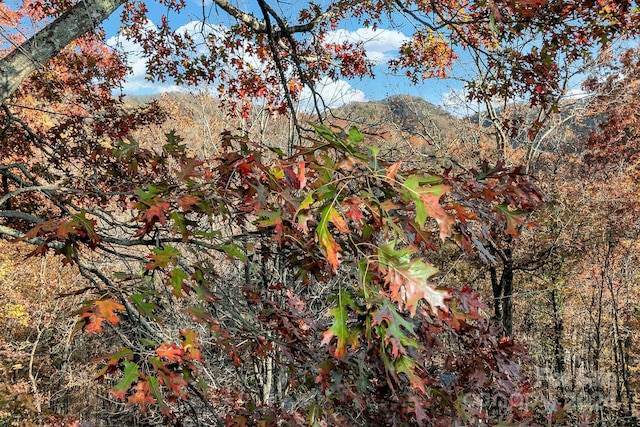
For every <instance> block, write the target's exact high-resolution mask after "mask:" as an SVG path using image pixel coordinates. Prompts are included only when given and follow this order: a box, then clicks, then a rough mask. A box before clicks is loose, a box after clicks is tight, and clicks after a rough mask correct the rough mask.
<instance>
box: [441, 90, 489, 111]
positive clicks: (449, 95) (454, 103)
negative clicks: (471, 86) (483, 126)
mask: <svg viewBox="0 0 640 427" xmlns="http://www.w3.org/2000/svg"><path fill="white" fill-rule="evenodd" d="M440 107H441V108H442V109H443V110H445V111H447V112H449V113H450V114H453V115H454V116H456V117H468V116H471V115H473V114H476V113H478V112H480V111H481V110H483V108H482V107H481V106H480V104H479V103H478V102H476V101H469V98H468V93H467V91H466V90H465V89H464V88H462V89H451V90H450V91H449V92H446V93H445V94H443V95H442V98H441V99H440Z"/></svg>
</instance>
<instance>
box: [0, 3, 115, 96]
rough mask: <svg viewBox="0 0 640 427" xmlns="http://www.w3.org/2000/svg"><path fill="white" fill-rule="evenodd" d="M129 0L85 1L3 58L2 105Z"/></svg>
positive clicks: (0, 63)
mask: <svg viewBox="0 0 640 427" xmlns="http://www.w3.org/2000/svg"><path fill="white" fill-rule="evenodd" d="M125 2H126V0H83V1H80V2H79V3H77V4H76V5H74V6H73V7H72V8H71V9H69V10H68V11H66V12H65V13H63V14H62V15H60V16H59V17H58V18H57V19H56V20H55V21H53V22H52V23H50V24H49V25H47V26H46V27H45V28H43V29H42V30H40V31H38V32H37V33H36V34H35V35H33V36H32V37H31V38H30V39H29V40H27V41H25V42H24V43H22V44H21V45H20V46H18V47H16V48H15V49H14V50H13V51H12V52H11V53H10V54H8V55H7V56H6V57H4V58H2V59H0V103H3V102H5V101H6V99H7V98H9V97H10V96H11V95H12V94H13V93H14V92H15V91H16V89H18V87H19V86H20V84H21V83H22V82H23V81H24V80H26V79H27V78H28V77H29V76H30V75H31V74H33V73H34V72H35V71H36V70H37V69H38V68H40V67H42V66H43V65H44V64H45V63H46V62H47V61H49V60H50V59H51V58H53V57H54V56H56V55H57V54H58V53H60V51H61V50H62V49H64V48H65V46H67V45H69V44H70V43H71V42H72V41H74V40H75V39H77V38H78V37H80V36H82V35H83V34H85V33H87V32H89V31H91V30H93V29H95V28H96V27H97V26H98V25H100V23H101V22H102V21H104V20H105V19H107V18H108V17H109V16H110V15H111V14H112V13H113V12H115V10H116V9H117V8H118V7H119V6H120V5H122V4H124V3H125Z"/></svg>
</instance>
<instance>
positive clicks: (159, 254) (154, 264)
mask: <svg viewBox="0 0 640 427" xmlns="http://www.w3.org/2000/svg"><path fill="white" fill-rule="evenodd" d="M179 257H180V251H179V250H177V249H176V248H173V247H171V246H164V247H162V248H153V254H150V255H149V256H148V258H149V259H151V262H149V263H147V265H146V268H147V270H153V269H154V268H165V267H167V266H168V265H169V264H173V265H175V264H177V263H178V258H179Z"/></svg>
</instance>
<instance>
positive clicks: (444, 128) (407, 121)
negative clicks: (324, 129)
mask: <svg viewBox="0 0 640 427" xmlns="http://www.w3.org/2000/svg"><path fill="white" fill-rule="evenodd" d="M332 114H333V117H334V118H335V120H339V121H346V122H348V123H350V124H354V125H356V126H359V127H361V128H363V129H366V130H368V131H371V132H374V133H375V132H376V131H383V132H387V133H389V134H390V135H389V136H390V137H391V138H403V139H407V138H409V139H411V140H412V143H414V144H425V143H426V144H441V143H442V142H444V141H447V140H448V141H452V140H454V139H456V138H457V136H458V133H459V131H460V129H461V128H462V127H466V126H467V124H466V123H465V121H464V120H461V119H458V118H457V117H455V116H453V115H451V114H449V113H448V112H446V111H444V110H443V109H441V108H439V107H436V106H435V105H433V104H431V103H429V102H427V101H425V100H424V99H422V98H419V97H415V96H411V95H396V96H391V97H389V98H385V99H383V100H381V101H369V102H354V103H351V104H347V105H345V106H343V107H341V108H338V109H335V110H334V111H333V112H332Z"/></svg>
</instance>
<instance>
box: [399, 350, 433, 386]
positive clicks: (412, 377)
mask: <svg viewBox="0 0 640 427" xmlns="http://www.w3.org/2000/svg"><path fill="white" fill-rule="evenodd" d="M394 365H395V368H396V371H397V372H400V373H403V374H405V375H406V376H407V377H408V378H409V381H410V382H411V385H412V386H413V388H416V389H418V390H420V391H421V392H423V393H424V392H425V384H424V380H423V379H422V378H420V376H419V375H417V374H416V370H417V369H420V366H419V365H418V364H417V363H416V362H415V361H414V360H413V359H411V358H409V357H408V356H406V355H402V356H400V357H399V358H398V359H396V360H395V361H394Z"/></svg>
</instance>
